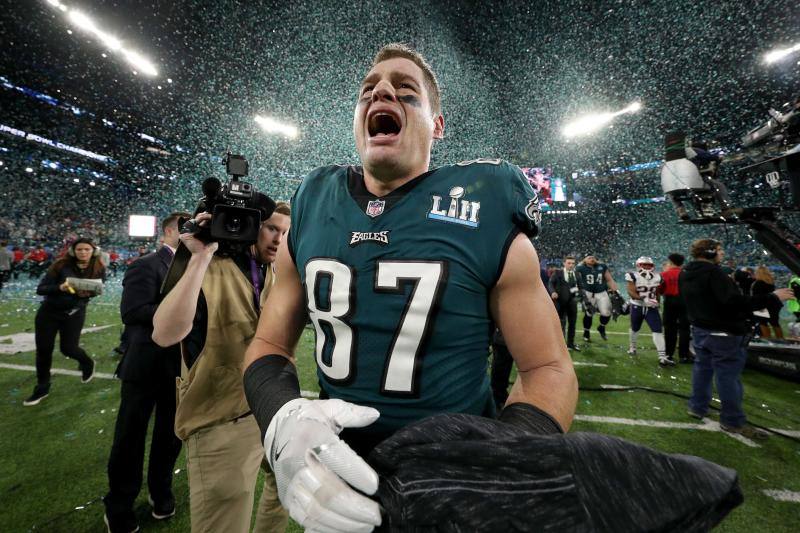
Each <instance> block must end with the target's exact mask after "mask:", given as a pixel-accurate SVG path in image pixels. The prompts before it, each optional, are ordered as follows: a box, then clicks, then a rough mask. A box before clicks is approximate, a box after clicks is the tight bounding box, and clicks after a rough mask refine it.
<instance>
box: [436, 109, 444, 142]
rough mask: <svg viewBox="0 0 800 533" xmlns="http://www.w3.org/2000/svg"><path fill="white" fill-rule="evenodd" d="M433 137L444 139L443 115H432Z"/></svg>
mask: <svg viewBox="0 0 800 533" xmlns="http://www.w3.org/2000/svg"><path fill="white" fill-rule="evenodd" d="M433 138H434V139H444V116H443V115H436V116H435V117H433Z"/></svg>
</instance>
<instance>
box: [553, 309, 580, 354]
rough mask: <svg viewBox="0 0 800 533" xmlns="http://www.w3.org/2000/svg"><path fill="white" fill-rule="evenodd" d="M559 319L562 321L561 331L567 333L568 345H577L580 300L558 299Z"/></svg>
mask: <svg viewBox="0 0 800 533" xmlns="http://www.w3.org/2000/svg"><path fill="white" fill-rule="evenodd" d="M556 309H558V319H559V320H560V321H561V331H562V333H565V334H566V335H565V336H564V338H565V339H566V341H567V346H575V323H576V322H577V321H578V300H576V299H575V298H570V299H569V301H567V302H565V301H564V300H558V305H556Z"/></svg>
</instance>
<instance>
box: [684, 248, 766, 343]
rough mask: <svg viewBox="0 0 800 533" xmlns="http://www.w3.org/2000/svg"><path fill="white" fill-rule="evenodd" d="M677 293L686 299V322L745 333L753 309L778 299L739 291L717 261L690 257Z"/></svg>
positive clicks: (737, 333)
mask: <svg viewBox="0 0 800 533" xmlns="http://www.w3.org/2000/svg"><path fill="white" fill-rule="evenodd" d="M678 287H679V290H680V294H681V296H682V297H683V300H684V302H686V311H687V312H688V314H689V322H691V324H692V325H693V326H697V327H700V328H703V329H708V330H711V331H724V332H726V333H731V334H733V335H744V334H746V333H748V332H749V331H750V324H749V321H750V319H751V317H752V314H753V311H754V310H756V309H763V308H764V307H768V306H770V305H774V303H775V301H776V300H777V301H778V302H779V301H780V300H779V299H778V297H777V296H775V295H774V294H762V295H758V296H749V295H745V294H742V293H741V292H740V291H739V287H737V286H736V282H734V281H733V280H732V279H731V278H730V276H726V275H725V273H724V272H723V271H722V269H721V268H720V267H719V265H715V264H713V263H709V262H707V261H692V262H691V263H689V264H688V265H686V266H685V267H684V268H683V270H682V271H681V275H680V277H679V278H678Z"/></svg>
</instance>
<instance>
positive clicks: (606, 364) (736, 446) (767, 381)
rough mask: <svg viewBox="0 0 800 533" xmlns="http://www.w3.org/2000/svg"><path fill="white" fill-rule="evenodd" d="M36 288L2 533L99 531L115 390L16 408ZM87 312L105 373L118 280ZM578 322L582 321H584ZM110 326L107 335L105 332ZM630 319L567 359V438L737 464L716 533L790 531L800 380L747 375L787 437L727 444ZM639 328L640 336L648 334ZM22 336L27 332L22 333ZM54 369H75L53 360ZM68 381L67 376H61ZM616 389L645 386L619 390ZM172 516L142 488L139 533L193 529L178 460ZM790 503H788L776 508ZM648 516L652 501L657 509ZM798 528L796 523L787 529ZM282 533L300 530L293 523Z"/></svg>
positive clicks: (308, 345) (687, 377) (799, 489)
mask: <svg viewBox="0 0 800 533" xmlns="http://www.w3.org/2000/svg"><path fill="white" fill-rule="evenodd" d="M33 283H34V282H33V281H32V280H31V281H29V280H25V281H22V280H19V281H17V282H13V283H12V284H11V285H10V286H7V287H6V288H5V289H4V290H3V292H2V293H0V396H1V397H2V402H0V450H2V455H0V501H2V503H3V504H2V505H0V531H3V532H18V531H19V532H21V531H30V530H39V531H47V532H77V531H81V532H83V531H86V532H101V531H105V527H104V526H103V522H102V516H103V506H102V502H101V501H100V498H101V497H102V496H103V494H105V492H106V490H107V478H106V462H107V459H108V452H109V450H110V446H111V441H112V438H113V431H114V422H115V419H116V410H117V407H118V405H119V382H118V381H116V380H113V379H108V377H107V376H105V377H99V376H98V378H97V379H95V380H93V381H92V382H91V383H88V384H85V385H84V384H81V383H80V379H79V378H78V377H76V376H74V375H62V374H58V375H54V377H53V386H52V389H51V393H50V396H49V397H48V398H46V399H45V400H44V401H43V402H42V403H41V404H40V405H38V406H35V407H23V406H22V400H23V399H24V398H25V397H27V396H28V395H29V394H30V392H31V391H32V389H33V386H34V384H35V382H36V377H35V373H34V372H31V371H30V370H28V369H25V367H30V366H32V365H33V364H34V354H33V344H32V342H33V341H32V335H31V334H32V333H33V317H34V314H35V312H36V309H37V307H38V303H37V301H36V300H35V298H34V291H33V289H34V284H33ZM109 285H110V287H109V290H108V292H107V294H104V295H103V296H101V297H99V298H97V299H96V301H94V302H93V303H92V304H91V305H90V307H89V313H88V316H87V321H86V325H85V328H93V329H94V331H91V332H86V333H84V335H83V337H82V345H83V346H84V347H85V349H86V350H87V352H88V353H89V354H90V355H91V356H92V357H93V358H94V359H95V361H96V362H97V365H98V366H97V371H98V372H100V373H103V374H108V375H110V374H112V373H113V372H114V369H115V368H116V365H117V362H118V360H117V358H116V357H114V356H113V355H112V354H113V352H112V348H113V347H114V346H116V345H117V344H118V340H119V334H120V329H121V324H120V320H119V314H118V302H119V292H120V291H119V280H113V279H112V280H111V282H110V283H109ZM579 319H580V317H579ZM104 326H105V327H104ZM627 328H628V322H627V319H626V318H625V317H623V318H622V319H620V320H619V322H612V323H611V328H610V331H611V332H612V334H611V335H609V340H608V341H607V342H604V341H602V340H601V339H600V338H599V336H598V335H597V334H596V332H593V341H594V342H592V344H590V345H588V346H585V347H584V349H583V350H582V351H580V352H578V353H575V354H573V356H574V361H575V363H576V372H577V374H578V378H579V380H580V384H581V388H582V391H581V396H580V400H579V404H578V410H577V412H578V417H577V418H576V421H575V423H574V424H573V426H572V431H596V432H601V433H606V434H610V435H614V436H618V437H622V438H626V439H629V440H632V441H635V442H639V443H642V444H645V445H647V446H651V447H653V448H656V449H659V450H663V451H666V452H670V453H684V454H692V455H698V456H701V457H704V458H706V459H709V460H711V461H715V462H717V463H719V464H722V465H725V466H729V467H732V468H735V469H736V470H737V471H738V472H739V476H740V482H741V485H742V488H743V490H744V493H745V498H746V499H745V503H744V504H743V505H742V506H741V507H740V508H739V509H737V510H736V511H734V512H733V513H732V514H731V515H730V516H729V517H728V518H727V519H726V520H725V521H724V522H723V523H722V525H721V526H720V527H719V528H718V529H717V530H718V531H725V532H728V531H730V532H747V533H752V532H754V531H771V532H777V531H787V532H788V531H796V524H797V517H798V516H800V501H798V500H800V441H798V440H797V438H798V437H800V409H799V408H798V407H797V405H798V403H800V384H798V383H792V382H788V381H784V380H780V379H778V378H775V377H772V376H769V375H766V374H762V373H759V372H755V371H750V370H747V371H745V374H744V378H743V381H744V385H745V411H746V413H747V414H748V417H749V418H750V420H751V421H752V422H753V423H756V424H758V425H761V426H765V427H769V428H776V429H780V430H785V431H787V432H792V433H791V434H792V435H793V436H794V437H795V438H794V440H793V439H790V438H786V437H781V436H777V435H773V436H772V437H771V438H770V439H769V440H768V441H766V442H764V443H753V442H750V441H747V439H738V440H737V439H734V438H733V437H731V436H730V435H728V434H725V433H722V432H720V431H718V427H717V426H716V422H717V420H718V419H717V418H716V417H715V416H712V417H711V418H710V419H708V420H706V421H704V422H703V423H697V421H694V420H693V419H691V418H689V417H688V416H687V415H686V402H685V400H684V399H683V398H682V396H685V395H687V394H688V393H689V391H690V381H691V368H690V367H689V366H686V365H679V366H677V367H675V368H671V369H661V368H660V367H659V366H658V364H657V359H656V354H655V351H654V349H653V348H652V342H651V340H650V335H649V333H645V332H643V333H642V334H640V338H639V344H640V350H639V352H640V354H639V355H638V356H637V357H636V358H632V357H630V356H628V355H627V354H626V353H625V350H626V348H627V335H626V333H627ZM645 330H646V328H645ZM26 334H27V335H26ZM313 341H314V337H313V333H312V332H310V331H306V332H305V333H304V335H303V338H302V340H301V345H300V349H299V353H298V365H299V370H300V380H301V388H302V389H303V390H305V391H309V392H310V393H314V392H316V391H317V390H318V387H317V379H316V375H315V373H314V368H313V365H314V363H313V356H312V349H313ZM53 366H54V368H59V369H66V370H75V369H76V367H77V364H76V363H75V362H74V361H71V360H67V359H65V358H63V357H61V356H60V355H59V354H56V355H55V356H54V363H53ZM67 374H68V373H67ZM608 385H614V386H620V387H649V388H652V389H657V390H658V391H660V392H652V391H647V390H642V389H630V390H614V389H613V388H611V389H609V388H608V387H607V386H608ZM176 472H177V473H176V475H175V483H174V490H175V495H176V498H177V501H178V513H177V515H176V516H175V517H174V518H173V519H171V520H169V521H167V522H165V523H156V522H155V521H154V520H153V519H152V518H150V517H149V508H148V506H147V492H146V487H144V488H143V491H142V493H141V494H140V497H139V500H138V501H137V514H138V516H139V521H140V525H141V527H142V530H145V531H189V517H188V489H187V483H186V472H185V462H184V459H183V456H181V458H179V459H178V464H177V465H176ZM782 500H788V501H782ZM652 509H653V512H654V513H657V512H658V509H659V502H658V501H654V502H652ZM793 523H794V524H795V526H792V525H791V524H793ZM289 531H301V528H299V527H297V526H296V525H294V524H293V525H291V526H290V529H289Z"/></svg>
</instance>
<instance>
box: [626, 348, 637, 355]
mask: <svg viewBox="0 0 800 533" xmlns="http://www.w3.org/2000/svg"><path fill="white" fill-rule="evenodd" d="M628 355H636V348H628Z"/></svg>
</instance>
